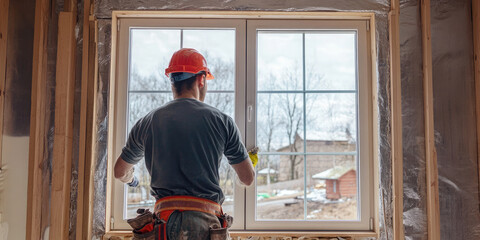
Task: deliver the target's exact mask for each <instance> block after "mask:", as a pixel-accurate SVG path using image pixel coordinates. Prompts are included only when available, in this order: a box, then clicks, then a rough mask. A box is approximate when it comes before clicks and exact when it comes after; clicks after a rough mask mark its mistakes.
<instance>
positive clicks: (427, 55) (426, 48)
mask: <svg viewBox="0 0 480 240" xmlns="http://www.w3.org/2000/svg"><path fill="white" fill-rule="evenodd" d="M421 4H422V5H421V17H422V47H423V90H424V94H423V97H424V108H425V109H424V113H425V153H426V156H425V157H426V179H427V224H428V226H427V229H428V230H427V231H428V239H432V240H434V239H440V204H439V196H438V194H439V193H438V169H437V151H436V149H435V132H434V121H433V116H434V115H433V79H432V40H431V26H430V0H422V1H421Z"/></svg>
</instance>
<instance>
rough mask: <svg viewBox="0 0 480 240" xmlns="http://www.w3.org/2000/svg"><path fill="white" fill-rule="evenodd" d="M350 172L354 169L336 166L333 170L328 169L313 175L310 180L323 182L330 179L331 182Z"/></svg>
mask: <svg viewBox="0 0 480 240" xmlns="http://www.w3.org/2000/svg"><path fill="white" fill-rule="evenodd" d="M350 170H354V168H352V167H342V166H337V167H333V168H330V169H328V170H325V171H323V172H321V173H317V174H315V175H313V176H312V178H316V179H322V180H325V179H332V180H334V179H339V178H340V177H342V176H343V175H345V173H347V172H349V171H350Z"/></svg>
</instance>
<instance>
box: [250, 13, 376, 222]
mask: <svg viewBox="0 0 480 240" xmlns="http://www.w3.org/2000/svg"><path fill="white" fill-rule="evenodd" d="M366 28H367V21H364V20H337V21H330V20H248V21H247V108H252V109H257V108H256V103H257V102H256V100H257V99H256V97H257V93H259V92H263V91H258V92H257V82H256V81H257V80H256V78H257V63H256V60H257V51H258V49H257V46H258V45H257V31H259V30H261V31H263V30H271V31H282V30H287V31H288V30H292V29H295V31H296V32H297V33H298V31H299V30H300V31H301V30H305V31H310V30H322V31H323V30H354V31H356V32H357V49H356V50H357V89H356V90H346V91H347V92H357V113H358V114H357V118H358V119H357V124H358V126H357V131H358V138H359V139H357V142H358V143H357V144H358V148H357V151H358V156H359V158H358V159H359V160H358V162H357V172H358V174H357V180H358V181H357V182H358V183H359V184H358V185H357V186H358V187H357V202H358V209H357V212H358V214H357V215H358V216H359V220H358V221H348V220H347V221H344V220H335V221H331V220H307V221H305V220H256V218H255V215H256V199H257V198H256V184H255V186H254V187H250V188H247V192H246V201H245V206H246V207H245V209H246V213H245V219H246V222H245V224H246V229H248V230H266V229H268V230H293V231H294V230H329V231H332V230H334V231H335V230H370V218H371V217H373V216H374V215H373V211H374V207H373V202H374V201H373V196H372V194H373V176H372V174H371V173H372V159H373V157H372V151H371V147H372V145H373V143H372V138H371V133H372V124H371V122H372V119H371V116H373V112H372V104H371V100H370V97H369V96H371V94H372V93H371V82H370V80H369V69H370V68H369V64H368V59H369V58H368V45H367V43H368V41H367V29H366ZM292 31H293V30H292ZM358 46H360V47H358ZM329 91H330V90H326V91H318V92H319V93H321V92H329ZM268 92H271V91H268ZM279 92H285V93H292V92H298V93H305V92H306V91H305V89H304V90H297V91H290V90H289V91H279ZM333 92H337V91H333ZM342 92H343V91H342ZM256 136H257V134H256V111H252V113H251V119H249V120H248V121H247V142H246V146H247V148H251V147H253V146H255V145H256ZM281 154H283V153H281ZM293 154H295V155H304V154H305V155H306V153H305V152H304V151H302V152H298V153H293ZM272 155H280V154H279V153H272ZM304 169H306V168H304ZM304 177H305V175H304Z"/></svg>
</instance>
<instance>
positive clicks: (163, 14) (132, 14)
mask: <svg viewBox="0 0 480 240" xmlns="http://www.w3.org/2000/svg"><path fill="white" fill-rule="evenodd" d="M372 15H373V13H369V12H295V13H292V12H268V11H183V10H178V11H176V10H174V11H149V10H147V11H141V12H139V11H113V12H112V19H113V18H117V19H118V18H198V19H202V18H208V19H212V18H213V19H215V18H220V19H224V18H233V19H238V18H240V19H245V18H246V19H355V20H357V19H365V20H369V19H371V18H372Z"/></svg>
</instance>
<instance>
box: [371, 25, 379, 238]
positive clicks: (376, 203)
mask: <svg viewBox="0 0 480 240" xmlns="http://www.w3.org/2000/svg"><path fill="white" fill-rule="evenodd" d="M375 33H376V22H375V16H374V15H372V18H371V19H370V36H369V40H370V48H369V50H370V54H369V57H370V59H369V61H370V64H371V66H370V67H371V71H370V74H371V75H370V79H371V82H370V86H371V89H372V90H371V91H372V114H373V116H372V123H371V124H372V130H373V132H372V139H373V141H372V142H373V146H372V152H373V153H374V154H373V156H372V157H373V171H372V174H373V192H374V194H373V196H374V198H373V201H374V202H373V209H374V211H373V214H372V216H374V217H375V220H374V222H373V230H374V231H375V232H376V233H377V235H376V238H377V239H378V238H380V221H379V220H380V218H379V217H378V213H379V212H380V203H379V196H380V195H379V194H380V193H379V186H380V182H379V173H380V168H379V166H380V160H379V156H378V154H375V153H376V152H377V149H379V148H380V145H379V143H378V136H379V134H378V130H379V129H378V126H379V123H378V119H379V118H378V107H377V106H378V86H377V85H378V84H377V79H378V76H377V65H376V62H377V42H376V40H375Z"/></svg>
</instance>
